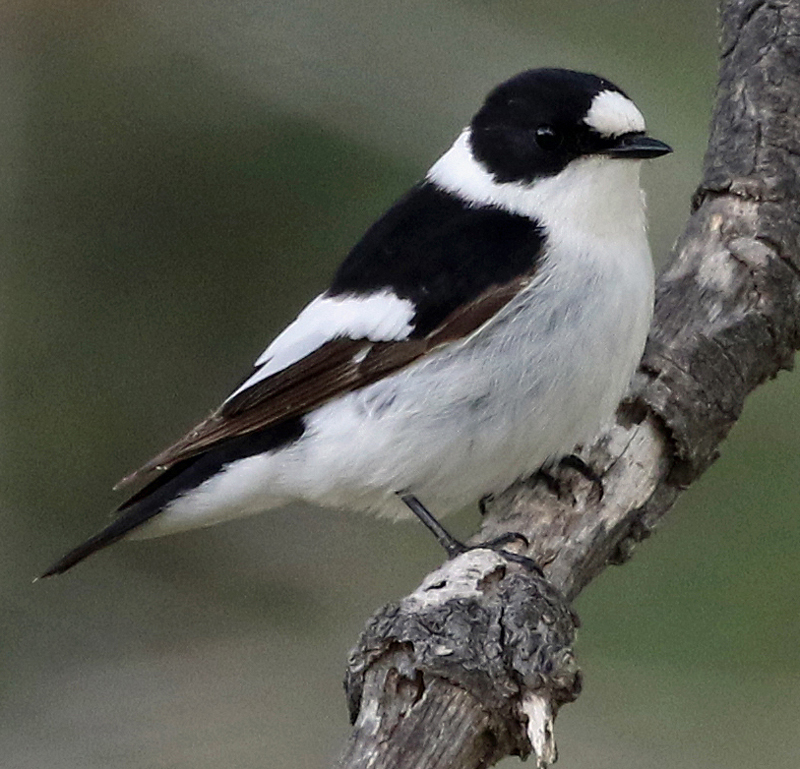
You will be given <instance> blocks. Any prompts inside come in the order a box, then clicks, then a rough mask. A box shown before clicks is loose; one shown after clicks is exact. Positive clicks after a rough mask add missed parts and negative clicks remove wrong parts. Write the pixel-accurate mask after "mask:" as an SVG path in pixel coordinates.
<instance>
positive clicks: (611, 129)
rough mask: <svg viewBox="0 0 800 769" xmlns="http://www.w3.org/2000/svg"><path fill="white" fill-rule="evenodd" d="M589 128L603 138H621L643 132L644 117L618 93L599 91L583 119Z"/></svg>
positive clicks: (628, 100)
mask: <svg viewBox="0 0 800 769" xmlns="http://www.w3.org/2000/svg"><path fill="white" fill-rule="evenodd" d="M583 120H584V122H585V123H586V125H588V126H589V128H593V129H594V130H595V131H597V132H598V133H601V134H603V136H621V135H622V134H626V133H629V132H631V131H644V117H642V113H641V112H639V109H638V108H637V106H636V105H635V104H634V103H633V102H632V101H631V100H630V99H628V98H627V97H626V96H623V95H622V94H621V93H620V92H619V91H601V92H600V93H599V94H597V96H595V97H594V99H593V100H592V106H591V107H590V108H589V112H588V113H587V114H586V117H585V118H584V119H583Z"/></svg>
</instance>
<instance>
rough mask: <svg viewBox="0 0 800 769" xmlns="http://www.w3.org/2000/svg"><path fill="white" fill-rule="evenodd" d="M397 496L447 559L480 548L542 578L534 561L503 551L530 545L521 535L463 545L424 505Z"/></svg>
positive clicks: (414, 498)
mask: <svg viewBox="0 0 800 769" xmlns="http://www.w3.org/2000/svg"><path fill="white" fill-rule="evenodd" d="M398 496H399V497H400V499H401V500H402V501H403V502H404V503H405V504H406V505H407V506H408V508H409V509H410V510H411V512H412V513H414V515H416V516H417V518H419V520H420V521H422V523H424V524H425V526H426V527H427V528H428V530H429V531H430V532H431V533H432V534H433V536H434V537H436V541H437V542H438V543H439V544H440V545H441V546H442V547H443V548H444V549H445V552H446V553H447V557H448V558H455V557H456V556H457V555H461V554H462V553H466V552H467V551H468V550H480V549H481V548H487V549H489V550H496V551H497V552H498V553H500V554H501V555H502V556H503V557H504V558H506V559H507V560H509V561H513V562H514V563H519V564H521V565H523V566H525V568H527V569H529V570H531V571H534V572H536V573H537V574H538V575H539V576H541V577H543V576H544V574H543V573H542V570H541V569H540V568H539V566H538V565H537V563H536V562H535V561H533V560H531V559H530V558H527V557H526V556H524V555H519V554H518V553H509V552H508V550H503V545H508V544H511V543H512V542H520V541H521V542H522V543H523V544H524V545H525V546H526V547H527V546H528V545H529V544H530V543H529V542H528V538H527V537H526V536H524V535H523V534H519V533H517V532H513V531H509V532H507V533H506V534H502V535H501V536H499V537H496V538H495V539H492V540H489V542H482V543H481V544H479V545H465V544H464V543H463V542H459V541H458V540H457V539H456V538H455V537H454V536H453V535H452V534H451V533H450V532H449V531H447V529H445V527H444V526H442V524H441V523H439V521H437V520H436V518H435V517H434V516H433V514H432V513H431V512H430V510H428V508H427V507H425V505H423V504H422V502H420V501H419V500H418V499H417V498H416V497H415V496H414V495H413V494H404V493H402V492H398Z"/></svg>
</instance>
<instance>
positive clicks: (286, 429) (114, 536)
mask: <svg viewBox="0 0 800 769" xmlns="http://www.w3.org/2000/svg"><path fill="white" fill-rule="evenodd" d="M304 429H305V428H304V424H303V420H302V418H301V417H294V418H292V419H288V420H286V421H285V422H280V423H279V424H277V425H273V426H271V427H268V428H267V429H265V430H260V431H258V432H254V433H248V434H247V435H242V436H238V437H236V438H231V439H229V440H227V441H225V442H224V443H221V444H219V445H218V446H215V447H214V448H212V449H210V450H208V451H206V452H205V453H204V454H199V455H198V456H196V457H190V458H189V459H184V460H183V461H182V462H178V463H177V464H175V465H173V466H172V467H170V468H169V469H168V470H165V471H164V472H163V473H162V474H161V475H159V476H158V477H157V478H154V479H153V480H152V481H151V482H150V483H148V484H147V486H145V487H144V488H143V489H141V490H140V491H138V492H137V493H136V494H134V495H133V496H132V497H131V498H130V499H129V500H128V501H127V502H125V504H123V505H121V506H120V507H119V509H118V510H117V512H118V513H120V516H119V518H117V520H116V521H114V522H113V523H111V524H109V525H108V526H106V527H105V529H103V530H102V531H101V532H99V533H98V534H95V535H94V536H93V537H92V538H91V539H87V540H86V542H84V543H83V544H82V545H78V547H76V548H74V549H73V550H70V551H69V552H68V553H67V554H66V555H65V556H64V557H63V558H61V559H60V560H59V561H56V563H54V564H53V565H52V566H51V567H50V568H49V569H48V570H47V571H46V572H45V573H44V574H42V576H41V579H43V578H44V577H52V576H53V575H55V574H63V573H64V572H65V571H67V569H71V568H72V567H73V566H74V565H75V564H76V563H80V562H81V561H82V560H83V559H84V558H86V557H88V556H90V555H91V554H92V553H96V552H97V551H98V550H102V549H103V548H104V547H108V546H109V545H113V544H114V543H115V542H117V541H118V540H120V539H122V538H123V537H124V536H125V535H126V534H127V533H128V532H129V531H132V530H133V529H135V528H136V527H137V526H141V525H142V524H143V523H145V522H146V521H149V520H150V519H151V518H153V517H154V516H156V515H158V514H159V513H160V512H161V511H162V510H163V509H164V508H165V507H166V506H167V505H168V504H169V503H170V502H171V501H172V500H173V499H175V498H176V497H178V496H180V495H181V494H183V493H184V492H186V491H189V490H190V489H194V488H196V487H197V486H199V485H200V484H201V483H203V481H206V480H208V479H209V478H210V477H211V476H212V475H214V474H216V473H218V472H219V471H220V470H221V469H222V468H223V467H224V466H225V465H227V464H229V463H230V462H235V461H236V460H237V459H243V458H244V457H249V456H253V454H260V453H262V452H265V451H274V450H275V449H277V448H279V447H281V446H285V445H286V444H288V443H292V442H293V441H296V440H297V439H298V438H300V436H301V435H302V434H303V430H304Z"/></svg>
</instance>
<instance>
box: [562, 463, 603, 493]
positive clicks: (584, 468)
mask: <svg viewBox="0 0 800 769" xmlns="http://www.w3.org/2000/svg"><path fill="white" fill-rule="evenodd" d="M559 464H562V465H564V467H570V468H572V469H573V470H576V471H577V472H579V473H580V474H581V475H582V476H583V477H584V478H586V480H587V481H589V482H590V483H591V484H593V485H594V487H595V489H597V494H598V501H600V500H601V499H602V498H603V493H604V489H603V479H602V478H601V477H600V476H599V475H598V474H597V473H596V472H595V471H594V469H593V468H592V467H590V466H589V465H587V464H586V462H584V461H583V460H582V459H581V458H580V457H579V456H578V455H577V454H568V455H567V456H565V457H564V458H563V459H562V460H561V462H560V463H559Z"/></svg>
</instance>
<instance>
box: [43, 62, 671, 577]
mask: <svg viewBox="0 0 800 769" xmlns="http://www.w3.org/2000/svg"><path fill="white" fill-rule="evenodd" d="M671 151H672V149H671V147H670V146H669V145H667V144H666V143H664V142H662V141H660V140H658V139H655V138H652V137H651V136H649V135H648V134H647V132H646V128H645V121H644V118H643V116H642V113H641V112H640V110H639V109H638V108H637V107H636V105H635V104H634V102H633V101H632V100H631V99H630V98H629V97H628V96H627V94H626V93H625V92H623V91H622V90H621V89H620V88H618V87H617V86H616V85H614V84H613V83H611V82H610V81H609V80H607V79H605V78H603V77H600V76H598V75H594V74H588V73H583V72H576V71H572V70H567V69H555V68H546V69H531V70H527V71H524V72H522V73H520V74H518V75H516V76H514V77H512V78H510V79H508V80H506V81H504V82H503V83H501V84H500V85H498V86H496V87H495V88H494V89H493V90H492V91H491V92H490V93H489V94H488V96H487V97H486V98H485V100H484V102H483V103H482V106H481V107H480V109H479V110H478V112H477V113H476V114H475V115H474V116H473V117H472V119H471V120H470V122H469V124H468V125H467V126H466V127H465V128H464V129H463V130H462V131H461V132H460V133H459V135H458V137H457V138H456V140H455V142H454V143H453V144H452V146H450V148H449V149H447V151H445V152H444V154H443V155H442V156H441V157H440V158H439V159H438V160H436V161H435V162H434V163H433V165H432V166H431V167H430V169H429V170H428V171H427V173H426V174H425V176H424V177H423V178H422V179H421V180H420V181H419V182H418V183H417V184H416V185H415V186H413V187H412V188H411V189H410V190H409V191H408V192H407V193H406V194H405V195H404V196H403V197H401V198H400V199H399V200H398V201H397V202H396V203H395V204H394V205H392V206H391V207H390V208H389V209H388V210H387V211H386V213H385V214H383V216H381V217H380V218H379V219H378V220H377V221H375V223H374V224H372V225H371V226H370V227H369V228H368V229H367V230H366V232H365V234H364V235H363V237H362V238H361V239H360V240H359V241H358V242H357V243H356V245H355V246H354V247H353V248H352V250H351V251H350V252H349V254H347V256H346V257H345V259H344V261H343V262H342V263H341V265H340V266H339V268H338V269H337V270H336V271H335V273H334V275H333V279H332V281H331V283H330V286H329V288H328V289H327V290H326V291H324V292H323V293H322V294H321V295H319V296H317V297H316V298H315V299H314V300H313V301H311V302H310V304H308V305H307V306H306V307H305V308H304V309H303V310H302V311H301V312H300V313H299V314H298V315H297V317H296V319H295V320H294V321H293V322H292V323H290V324H289V325H288V326H287V327H286V328H285V330H284V331H283V332H282V333H280V334H279V335H278V336H277V337H276V338H275V339H274V340H273V341H272V343H271V344H270V345H269V346H268V347H267V348H266V350H265V351H264V353H263V354H262V355H261V356H260V357H259V358H258V359H257V360H256V361H255V364H254V365H253V367H252V369H250V370H249V371H248V372H247V374H246V375H245V377H244V378H243V380H241V384H240V385H239V386H238V387H236V388H235V389H234V390H233V392H232V393H231V394H230V395H229V396H228V397H227V398H226V399H225V400H224V401H223V402H222V404H221V405H220V406H219V407H218V408H217V409H216V410H214V411H213V412H211V414H210V415H209V416H208V417H207V418H205V419H204V420H203V421H201V422H200V423H199V424H198V425H197V426H196V427H195V428H194V429H192V430H190V431H189V432H188V433H187V434H186V435H185V436H184V437H183V438H181V439H180V440H178V441H177V442H176V443H174V444H173V445H171V446H170V447H169V448H167V449H166V450H164V451H162V452H161V453H160V454H158V455H157V456H155V457H154V458H153V459H152V460H151V461H149V462H148V463H147V464H145V465H144V466H143V467H141V468H140V469H139V470H137V471H136V472H134V473H131V474H130V475H128V476H126V477H125V478H123V480H122V481H121V482H120V484H118V486H126V485H128V484H132V483H135V482H138V483H139V484H143V486H142V487H141V488H140V489H139V490H138V491H137V492H136V493H134V494H133V495H132V496H130V498H129V499H127V501H125V502H124V503H123V504H122V505H120V507H119V508H118V510H117V517H116V519H115V520H113V521H112V522H111V523H110V524H109V525H108V526H106V527H105V528H104V529H103V530H102V531H100V532H99V533H98V534H96V535H95V536H93V537H91V538H90V539H88V540H87V541H85V542H84V543H83V544H81V545H79V546H78V547H76V548H74V549H73V550H71V551H69V552H68V553H67V554H66V555H65V556H64V557H63V558H61V559H60V560H58V561H57V562H56V563H55V564H53V565H52V566H51V567H50V568H49V569H48V570H47V571H46V572H45V573H44V574H43V575H42V576H52V575H54V574H60V573H63V572H65V571H66V570H67V569H70V568H71V567H72V566H74V565H75V564H77V563H78V562H80V561H82V560H83V559H84V558H86V557H87V556H89V555H90V554H92V553H94V552H96V551H98V550H100V549H102V548H105V547H107V546H108V545H111V544H112V543H115V542H117V541H119V540H122V539H138V538H141V539H145V538H149V537H157V536H161V535H166V534H172V533H176V532H180V531H184V530H188V529H193V528H195V527H201V526H208V525H211V524H215V523H218V522H221V521H226V520H230V519H235V518H239V517H243V516H248V515H251V514H255V513H261V512H263V511H266V510H269V509H272V508H276V507H280V506H283V505H285V504H287V503H290V502H296V501H301V502H306V503H311V504H314V505H316V506H319V507H323V508H325V507H327V508H346V509H352V510H358V511H365V512H371V513H375V514H377V515H379V516H385V517H388V518H392V519H399V518H403V517H409V516H410V515H412V514H417V515H418V516H420V517H422V518H423V521H424V519H425V515H426V514H428V511H431V512H430V516H431V518H432V519H433V521H434V523H433V524H430V525H432V526H435V525H437V517H438V516H439V515H443V514H445V513H448V512H450V511H452V510H456V509H460V508H462V507H464V506H466V505H468V504H470V503H475V502H477V501H478V500H480V499H482V498H484V497H486V496H488V495H492V494H496V493H499V492H501V491H502V490H504V489H506V488H507V487H509V486H510V485H511V484H512V483H514V482H515V481H516V480H518V479H520V478H523V477H527V476H529V475H531V474H533V473H535V472H537V471H538V470H540V469H541V468H543V467H547V466H549V465H550V464H551V463H553V462H556V461H558V460H559V458H563V457H564V456H568V455H569V454H570V453H571V452H572V451H573V449H574V447H575V446H576V444H578V443H580V442H585V441H587V440H590V439H591V438H593V437H594V436H595V435H596V434H597V433H598V432H599V430H600V429H601V428H602V427H603V426H604V425H605V424H606V423H608V421H609V420H610V419H611V418H612V416H613V414H614V411H615V409H616V407H617V406H618V404H619V402H620V400H621V398H622V397H623V395H624V394H625V392H626V390H627V388H628V387H629V385H630V381H631V379H632V376H633V373H634V371H635V369H636V366H637V364H638V363H639V361H640V359H641V356H642V353H643V349H644V345H645V340H646V337H647V333H648V329H649V326H650V322H651V319H652V313H653V301H654V275H653V263H652V258H651V254H650V248H649V244H648V240H647V227H646V215H645V199H644V193H643V191H642V189H641V186H640V181H639V175H640V168H641V165H642V161H644V160H646V159H649V158H657V157H659V156H662V155H666V154H668V153H670V152H671ZM434 513H435V516H434ZM424 522H425V521H424Z"/></svg>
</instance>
